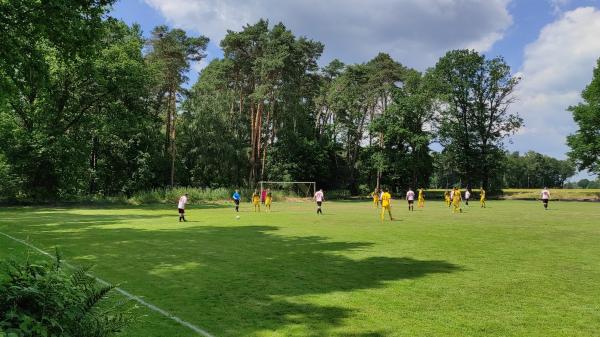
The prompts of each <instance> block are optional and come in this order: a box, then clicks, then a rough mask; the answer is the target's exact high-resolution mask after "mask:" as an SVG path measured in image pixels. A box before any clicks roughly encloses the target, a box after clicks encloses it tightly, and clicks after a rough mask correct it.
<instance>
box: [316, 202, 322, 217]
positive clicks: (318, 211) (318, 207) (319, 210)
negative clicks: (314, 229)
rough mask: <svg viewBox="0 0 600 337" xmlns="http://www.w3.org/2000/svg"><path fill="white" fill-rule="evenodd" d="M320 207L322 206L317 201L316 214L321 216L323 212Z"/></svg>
mask: <svg viewBox="0 0 600 337" xmlns="http://www.w3.org/2000/svg"><path fill="white" fill-rule="evenodd" d="M321 205H322V202H321V201H317V214H323V211H322V210H321Z"/></svg>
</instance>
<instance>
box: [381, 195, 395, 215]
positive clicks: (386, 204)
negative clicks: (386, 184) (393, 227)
mask: <svg viewBox="0 0 600 337" xmlns="http://www.w3.org/2000/svg"><path fill="white" fill-rule="evenodd" d="M391 200H392V195H391V194H390V192H389V191H388V189H387V188H386V189H385V190H384V192H383V194H382V195H381V221H383V219H384V215H385V211H386V210H387V212H388V214H389V215H390V220H394V218H393V217H392V205H391V203H390V202H391Z"/></svg>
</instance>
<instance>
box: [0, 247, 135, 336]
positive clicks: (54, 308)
mask: <svg viewBox="0 0 600 337" xmlns="http://www.w3.org/2000/svg"><path fill="white" fill-rule="evenodd" d="M2 269H3V270H2V273H1V274H0V331H2V332H3V333H5V334H7V335H9V334H10V333H15V334H17V335H18V336H22V337H34V336H36V337H37V336H46V337H107V336H113V335H114V334H116V333H118V332H120V331H122V330H123V328H124V327H125V326H126V325H128V324H129V323H130V322H131V320H132V316H131V314H130V313H129V312H128V310H125V305H124V304H123V303H117V304H111V305H108V304H107V303H106V302H107V301H106V299H107V295H108V294H109V293H110V291H111V290H113V289H114V286H111V285H102V286H101V285H98V283H97V282H96V280H95V279H94V278H92V277H91V276H89V275H88V274H87V269H77V270H75V271H74V272H72V273H69V272H66V271H65V270H64V269H63V268H62V267H61V263H60V259H59V257H58V255H57V258H56V260H55V261H53V262H41V263H32V262H30V261H26V262H17V261H16V260H8V261H6V262H3V268H2Z"/></svg>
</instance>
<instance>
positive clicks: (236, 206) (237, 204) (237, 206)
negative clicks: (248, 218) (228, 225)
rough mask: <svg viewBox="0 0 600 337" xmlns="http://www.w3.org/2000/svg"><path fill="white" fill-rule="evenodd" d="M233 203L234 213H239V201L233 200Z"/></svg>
mask: <svg viewBox="0 0 600 337" xmlns="http://www.w3.org/2000/svg"><path fill="white" fill-rule="evenodd" d="M234 203H235V211H236V212H239V211H240V201H239V200H235V201H234Z"/></svg>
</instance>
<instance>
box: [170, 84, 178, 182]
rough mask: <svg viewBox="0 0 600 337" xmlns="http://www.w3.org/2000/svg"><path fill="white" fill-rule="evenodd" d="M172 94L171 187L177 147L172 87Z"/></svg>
mask: <svg viewBox="0 0 600 337" xmlns="http://www.w3.org/2000/svg"><path fill="white" fill-rule="evenodd" d="M172 93H173V94H172V95H171V102H170V104H169V105H170V109H169V110H170V111H171V134H170V140H171V187H174V186H175V159H176V156H177V149H176V144H175V130H176V128H175V126H176V119H177V111H176V110H177V102H176V95H175V90H174V89H172Z"/></svg>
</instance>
